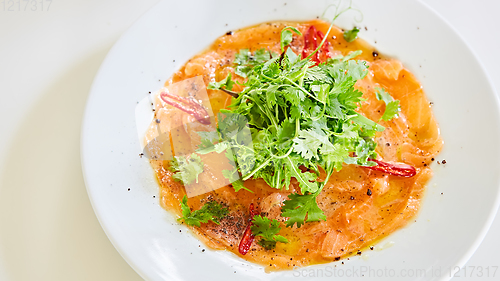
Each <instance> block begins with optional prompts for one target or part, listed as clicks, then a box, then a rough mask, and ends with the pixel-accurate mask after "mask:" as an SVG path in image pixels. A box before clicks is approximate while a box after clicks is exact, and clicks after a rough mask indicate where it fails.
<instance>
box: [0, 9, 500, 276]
mask: <svg viewBox="0 0 500 281" xmlns="http://www.w3.org/2000/svg"><path fill="white" fill-rule="evenodd" d="M157 1H158V0H142V1H133V0H107V1H98V0H87V1H63V0H52V1H49V0H37V1H30V2H29V3H28V2H25V1H22V0H19V1H18V0H15V1H14V2H15V4H14V6H12V7H10V2H11V1H9V0H1V1H0V98H1V100H0V120H1V121H0V155H1V157H0V280H14V281H21V280H51V281H59V280H65V281H66V280H108V281H112V280H120V281H128V280H141V278H140V277H139V276H138V275H137V274H136V273H135V272H134V270H132V268H131V267H130V266H129V265H128V264H127V263H126V262H125V261H124V260H123V259H122V258H121V257H120V255H119V254H118V253H117V251H116V250H115V249H114V247H113V246H112V245H111V243H110V242H109V240H108V239H107V237H106V235H105V234H104V232H103V230H102V229H101V227H100V225H99V222H98V221H97V219H96V217H95V215H94V212H93V210H92V207H91V205H90V202H89V199H88V197H87V193H86V190H85V186H84V183H83V177H82V172H81V165H80V125H81V121H82V116H83V111H84V107H85V102H86V99H87V96H88V93H89V90H90V85H91V83H92V80H93V78H94V76H95V74H96V72H97V70H98V68H99V66H100V64H101V63H102V61H103V60H104V58H105V56H106V53H107V52H108V51H109V50H110V48H111V47H112V45H113V44H114V43H115V42H116V41H117V40H118V38H119V36H120V35H121V34H122V33H123V32H124V31H125V30H126V29H127V28H129V27H130V26H131V25H132V24H133V23H134V21H135V20H136V19H137V18H139V17H140V16H141V15H142V14H143V13H144V12H145V11H146V10H148V9H149V8H150V7H151V6H153V5H154V4H155V3H156V2H157ZM422 1H424V2H425V3H427V4H428V5H429V6H430V7H432V8H433V9H435V10H436V11H437V12H438V13H440V14H441V15H442V16H443V17H444V18H445V19H446V20H447V21H448V22H449V23H450V24H451V25H452V26H453V27H454V28H455V29H456V30H457V31H458V32H459V33H460V34H461V35H462V36H463V38H464V39H465V40H466V41H467V43H468V44H469V46H470V47H471V48H472V49H473V50H474V52H475V53H476V54H477V56H478V58H479V60H480V61H481V62H482V64H483V65H484V67H485V68H486V70H487V72H488V73H489V75H490V78H491V79H492V81H493V83H494V86H495V87H496V89H497V91H499V90H500V67H499V65H500V53H499V50H500V33H499V31H498V28H500V16H499V12H500V1H498V0H476V1H470V0H422ZM34 2H37V4H36V6H35V5H34ZM18 3H19V6H18ZM42 4H43V6H42ZM4 5H5V6H4ZM26 5H27V6H26ZM49 5H50V6H49ZM25 6H26V7H25ZM9 8H11V9H13V10H14V11H8V9H9ZM25 8H26V11H25V10H24V9H25ZM499 172H500V171H499ZM498 237H500V215H497V217H496V219H495V221H494V223H493V226H492V228H491V229H490V231H489V233H488V235H487V236H486V238H485V239H484V241H483V243H482V244H481V246H480V247H479V249H478V250H477V251H476V253H475V254H474V255H473V257H472V258H471V259H470V260H469V262H468V263H467V267H466V269H469V271H468V272H464V271H463V270H462V271H461V272H459V274H460V276H461V277H460V278H454V279H453V280H454V281H455V280H460V279H467V280H500V270H498V271H499V272H496V276H495V277H492V276H491V274H490V276H489V277H486V276H483V277H479V276H478V275H477V274H472V276H471V275H470V269H472V268H473V267H476V268H478V267H483V268H486V267H487V266H490V267H493V266H500V255H499V254H498V252H499V250H500V239H499V238H498ZM459 246H460V245H457V247H459Z"/></svg>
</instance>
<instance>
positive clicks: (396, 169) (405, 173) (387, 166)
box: [366, 158, 417, 178]
mask: <svg viewBox="0 0 500 281" xmlns="http://www.w3.org/2000/svg"><path fill="white" fill-rule="evenodd" d="M368 160H369V161H373V162H375V163H377V166H371V167H366V168H368V169H372V170H375V171H381V172H384V173H387V174H390V175H393V176H399V177H405V178H411V177H413V176H414V175H416V174H417V170H415V168H414V167H413V166H411V165H408V164H405V163H386V162H382V161H379V160H375V159H371V158H368Z"/></svg>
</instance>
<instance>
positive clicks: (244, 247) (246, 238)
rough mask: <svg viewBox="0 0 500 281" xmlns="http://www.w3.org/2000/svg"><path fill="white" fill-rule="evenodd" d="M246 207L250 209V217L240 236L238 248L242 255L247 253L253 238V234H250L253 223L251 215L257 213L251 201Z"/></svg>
mask: <svg viewBox="0 0 500 281" xmlns="http://www.w3.org/2000/svg"><path fill="white" fill-rule="evenodd" d="M248 209H249V211H250V219H249V222H248V225H247V228H246V229H245V232H244V233H243V237H242V238H241V241H240V245H239V248H238V250H239V252H240V254H242V255H245V254H246V253H248V250H250V246H251V245H252V242H253V239H254V238H255V236H254V235H253V234H252V229H251V228H252V225H253V223H252V220H253V217H254V216H256V215H258V213H257V211H255V210H254V209H253V203H252V204H250V206H249V207H248Z"/></svg>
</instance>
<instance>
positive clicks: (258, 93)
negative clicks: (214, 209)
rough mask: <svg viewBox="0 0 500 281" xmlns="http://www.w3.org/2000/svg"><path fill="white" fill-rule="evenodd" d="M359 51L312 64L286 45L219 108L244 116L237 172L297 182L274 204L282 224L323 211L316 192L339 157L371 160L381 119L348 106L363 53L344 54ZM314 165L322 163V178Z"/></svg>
mask: <svg viewBox="0 0 500 281" xmlns="http://www.w3.org/2000/svg"><path fill="white" fill-rule="evenodd" d="M283 40H288V39H287V37H286V36H285V37H284V38H283ZM282 44H283V45H286V44H287V42H282ZM261 52H263V51H261ZM359 54H360V52H353V53H351V54H350V55H349V56H346V57H337V58H335V59H329V60H328V62H327V63H323V64H319V65H315V64H314V62H311V60H310V59H308V58H306V59H300V57H299V56H298V55H296V54H295V53H294V52H293V51H291V49H287V50H286V52H285V53H284V54H282V56H280V57H274V58H271V59H268V60H267V61H265V62H263V63H260V64H256V65H255V66H254V67H253V68H251V69H250V70H249V71H248V72H247V73H246V75H247V77H248V80H247V82H246V83H245V84H244V86H245V88H244V89H243V91H242V92H240V93H239V95H238V97H237V98H235V99H233V102H232V104H231V106H230V109H229V110H221V112H222V113H224V114H226V115H227V114H229V116H230V117H227V118H226V119H228V118H229V121H228V120H226V123H227V122H229V123H231V121H230V120H231V119H233V118H236V116H244V117H245V119H246V120H247V122H248V124H249V126H250V132H251V139H252V140H253V147H251V148H249V147H246V151H247V152H248V153H249V154H251V155H252V156H253V157H248V158H247V159H248V161H250V162H251V163H246V162H245V161H243V162H242V161H240V160H239V159H238V165H239V166H240V167H241V166H242V165H243V166H244V167H249V166H251V167H252V169H251V170H248V169H247V170H245V171H243V170H242V169H240V173H241V175H242V176H243V180H246V179H249V178H252V177H253V178H262V179H264V180H265V181H266V182H267V183H268V184H269V185H270V186H271V187H273V188H276V189H282V188H285V189H288V187H289V185H290V180H291V178H292V177H294V178H295V179H297V181H298V182H299V186H300V188H301V193H302V195H299V194H292V195H290V196H289V200H287V201H285V206H284V207H283V209H282V211H283V213H282V216H284V217H288V218H289V221H288V222H287V226H292V225H294V224H295V223H297V226H301V224H302V223H303V222H304V221H318V220H320V219H325V217H324V214H323V212H322V211H321V209H319V207H318V206H317V204H316V197H317V195H318V194H319V192H321V190H322V188H323V186H324V184H325V183H326V182H327V181H328V179H329V177H330V176H331V174H332V173H333V172H334V171H335V170H336V171H339V170H340V169H342V164H343V163H347V164H358V165H362V166H373V165H375V163H374V162H371V161H369V160H368V159H369V158H376V153H375V147H376V143H375V141H374V140H373V137H374V136H375V133H376V132H380V131H383V130H384V127H383V126H381V125H379V124H377V123H376V122H374V121H372V120H370V119H368V118H366V117H364V116H363V115H361V114H359V113H358V112H356V109H357V108H358V106H359V103H360V102H361V101H362V98H361V96H362V93H361V92H359V91H358V90H356V89H354V84H355V83H356V81H357V80H359V79H363V78H364V77H365V76H366V74H367V73H368V71H367V68H368V66H367V65H366V63H365V62H364V61H356V60H352V58H354V57H355V56H356V55H359ZM211 87H216V85H214V84H211ZM238 118H241V117H238ZM233 123H234V122H233ZM219 127H220V125H219ZM236 143H237V142H236ZM238 148H241V147H238ZM248 150H250V151H248ZM319 167H321V168H322V169H323V170H325V171H326V179H325V180H324V181H323V182H318V181H317V178H318V176H319ZM304 168H305V170H306V171H305V172H303V170H304Z"/></svg>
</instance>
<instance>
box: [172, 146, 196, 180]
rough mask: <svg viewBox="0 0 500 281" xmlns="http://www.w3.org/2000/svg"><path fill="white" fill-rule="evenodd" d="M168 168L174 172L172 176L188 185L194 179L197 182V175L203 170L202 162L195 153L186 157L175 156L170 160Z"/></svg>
mask: <svg viewBox="0 0 500 281" xmlns="http://www.w3.org/2000/svg"><path fill="white" fill-rule="evenodd" d="M170 170H171V171H173V172H175V173H174V175H173V176H172V178H174V179H176V180H178V181H180V182H182V183H183V184H185V185H188V184H191V183H192V182H194V181H196V182H198V176H199V175H200V174H201V173H202V172H203V162H202V161H201V158H200V156H199V155H197V154H195V153H193V154H191V155H190V156H188V157H185V156H175V157H174V159H173V160H172V161H170Z"/></svg>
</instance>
